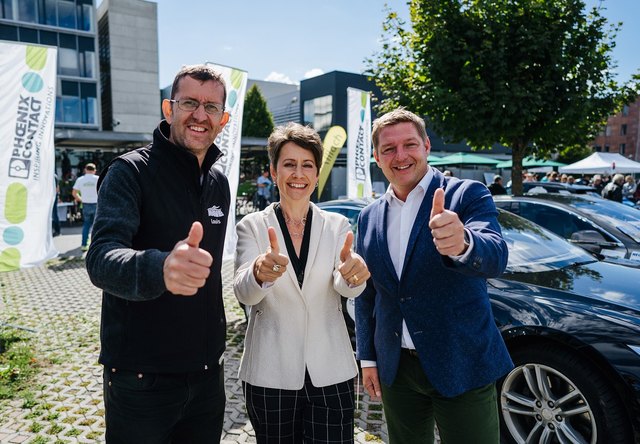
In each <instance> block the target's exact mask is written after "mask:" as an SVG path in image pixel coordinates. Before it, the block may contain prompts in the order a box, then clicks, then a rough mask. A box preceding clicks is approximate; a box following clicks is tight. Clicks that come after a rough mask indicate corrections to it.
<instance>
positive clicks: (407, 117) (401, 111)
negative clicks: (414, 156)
mask: <svg viewBox="0 0 640 444" xmlns="http://www.w3.org/2000/svg"><path fill="white" fill-rule="evenodd" d="M403 122H409V123H412V124H413V126H414V127H415V128H416V130H417V131H418V134H419V135H420V138H421V139H422V141H423V142H426V141H427V140H428V139H429V136H428V135H427V128H426V126H425V124H424V120H423V119H422V117H420V116H418V115H416V114H414V113H412V112H411V111H409V110H407V109H405V108H402V107H400V108H397V109H394V110H393V111H390V112H388V113H386V114H384V115H382V116H380V117H378V118H377V119H376V120H374V121H373V131H372V132H371V139H372V141H373V149H374V150H375V151H376V152H377V151H378V142H379V139H380V131H382V129H383V128H385V127H387V126H392V125H397V124H398V123H403Z"/></svg>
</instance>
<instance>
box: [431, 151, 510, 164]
mask: <svg viewBox="0 0 640 444" xmlns="http://www.w3.org/2000/svg"><path fill="white" fill-rule="evenodd" d="M498 162H500V161H499V160H496V159H492V158H490V157H485V156H478V155H477V154H469V153H456V154H451V155H449V156H445V157H443V158H441V159H438V160H434V161H432V160H431V156H430V157H429V165H434V166H440V165H495V164H496V163H498Z"/></svg>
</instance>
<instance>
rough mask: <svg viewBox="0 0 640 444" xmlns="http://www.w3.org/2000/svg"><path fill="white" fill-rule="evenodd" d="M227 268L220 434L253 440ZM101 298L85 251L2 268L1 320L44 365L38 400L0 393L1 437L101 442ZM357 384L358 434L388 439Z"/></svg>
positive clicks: (240, 320) (239, 314)
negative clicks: (22, 334) (23, 335)
mask: <svg viewBox="0 0 640 444" xmlns="http://www.w3.org/2000/svg"><path fill="white" fill-rule="evenodd" d="M222 273H223V291H224V301H225V308H226V312H227V324H228V334H227V341H228V346H227V350H226V352H225V389H226V391H227V408H226V415H225V421H224V430H223V434H222V441H221V442H222V443H255V442H256V441H255V433H254V431H253V428H252V427H251V423H250V422H249V418H248V416H247V414H246V409H245V407H244V397H243V395H242V386H241V384H240V381H239V380H238V378H237V374H238V368H239V365H240V357H241V356H242V350H243V340H244V335H245V330H246V323H245V320H244V313H243V311H242V309H241V308H240V306H239V305H238V303H237V301H236V299H235V297H234V295H233V263H232V261H225V263H224V264H223V268H222ZM100 306H101V293H100V290H99V289H97V288H96V287H94V286H93V285H92V284H91V282H90V280H89V277H88V275H87V272H86V270H85V264H84V261H83V260H82V258H81V257H68V258H62V259H61V260H56V261H51V262H49V263H48V264H47V265H45V266H41V267H35V268H29V269H24V270H20V271H15V272H8V273H0V307H1V308H2V309H1V310H0V323H2V324H10V325H12V326H16V327H19V328H21V329H23V330H24V331H26V332H27V333H29V334H30V335H31V336H32V344H33V348H34V352H35V356H36V359H37V361H38V364H39V365H40V366H41V369H40V373H39V374H38V376H37V379H36V382H35V384H34V386H33V389H32V393H33V397H34V400H33V407H31V408H24V407H23V400H21V399H15V400H10V401H7V400H0V444H5V443H23V442H32V441H34V440H42V441H44V440H47V441H49V442H54V441H56V440H58V441H59V442H68V443H96V442H104V403H103V401H102V367H101V366H100V365H99V364H98V355H99V352H100V341H99V329H100V325H99V322H100ZM360 392H361V393H360V396H359V400H358V409H357V411H356V421H355V424H356V428H355V431H354V433H355V441H356V442H358V443H369V442H385V441H386V440H387V434H386V426H385V425H384V419H383V414H382V410H381V408H380V407H381V406H380V403H379V402H375V401H371V400H370V399H369V397H368V396H367V395H366V393H364V392H363V391H362V389H361V387H360ZM36 430H37V431H36ZM375 437H379V438H380V440H376V439H375Z"/></svg>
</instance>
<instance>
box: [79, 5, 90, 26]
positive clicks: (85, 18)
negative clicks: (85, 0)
mask: <svg viewBox="0 0 640 444" xmlns="http://www.w3.org/2000/svg"><path fill="white" fill-rule="evenodd" d="M78 25H79V26H78V28H79V29H81V30H83V31H93V6H91V5H78Z"/></svg>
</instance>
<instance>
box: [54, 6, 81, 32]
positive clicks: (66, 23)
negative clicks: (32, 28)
mask: <svg viewBox="0 0 640 444" xmlns="http://www.w3.org/2000/svg"><path fill="white" fill-rule="evenodd" d="M58 26H61V27H63V28H70V29H76V28H77V24H76V5H75V3H74V2H69V1H65V0H58Z"/></svg>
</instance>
